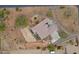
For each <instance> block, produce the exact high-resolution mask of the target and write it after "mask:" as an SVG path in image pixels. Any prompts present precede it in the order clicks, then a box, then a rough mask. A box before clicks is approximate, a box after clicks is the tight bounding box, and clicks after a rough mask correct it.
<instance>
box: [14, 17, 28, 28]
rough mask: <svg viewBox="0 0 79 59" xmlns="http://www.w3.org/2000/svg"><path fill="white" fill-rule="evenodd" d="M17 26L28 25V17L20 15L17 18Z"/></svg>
mask: <svg viewBox="0 0 79 59" xmlns="http://www.w3.org/2000/svg"><path fill="white" fill-rule="evenodd" d="M15 25H16V27H26V26H27V25H28V19H27V17H25V16H19V17H17V18H16V23H15Z"/></svg>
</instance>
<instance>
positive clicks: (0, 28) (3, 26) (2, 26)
mask: <svg viewBox="0 0 79 59" xmlns="http://www.w3.org/2000/svg"><path fill="white" fill-rule="evenodd" d="M4 30H5V24H4V23H2V22H1V23H0V31H4Z"/></svg>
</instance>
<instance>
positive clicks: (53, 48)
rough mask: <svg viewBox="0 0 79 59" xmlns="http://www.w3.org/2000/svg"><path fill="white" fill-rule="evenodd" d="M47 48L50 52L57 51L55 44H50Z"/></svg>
mask: <svg viewBox="0 0 79 59" xmlns="http://www.w3.org/2000/svg"><path fill="white" fill-rule="evenodd" d="M47 48H48V50H49V51H55V46H54V45H53V44H49V45H48V47H47Z"/></svg>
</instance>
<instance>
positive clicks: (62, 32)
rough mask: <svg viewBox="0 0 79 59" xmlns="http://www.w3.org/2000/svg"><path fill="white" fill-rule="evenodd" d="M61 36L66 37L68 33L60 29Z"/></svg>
mask: <svg viewBox="0 0 79 59" xmlns="http://www.w3.org/2000/svg"><path fill="white" fill-rule="evenodd" d="M59 36H60V37H61V38H65V37H66V36H67V33H65V32H64V31H60V32H59Z"/></svg>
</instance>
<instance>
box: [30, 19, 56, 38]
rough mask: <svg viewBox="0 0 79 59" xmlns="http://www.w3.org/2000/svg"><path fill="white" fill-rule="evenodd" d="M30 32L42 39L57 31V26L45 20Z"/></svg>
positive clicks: (51, 21)
mask: <svg viewBox="0 0 79 59" xmlns="http://www.w3.org/2000/svg"><path fill="white" fill-rule="evenodd" d="M31 30H32V31H33V32H34V34H38V35H39V37H40V38H41V39H44V38H46V37H47V36H48V35H51V34H52V33H53V32H54V31H57V26H56V24H55V23H54V22H53V20H50V19H48V18H46V19H44V20H43V21H41V22H40V23H39V24H37V25H36V26H34V27H33V28H31Z"/></svg>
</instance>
